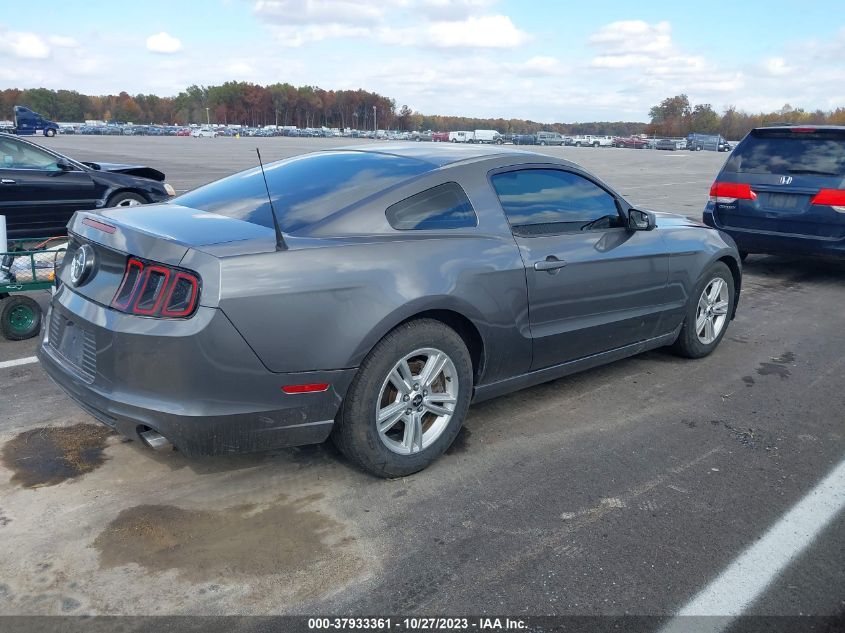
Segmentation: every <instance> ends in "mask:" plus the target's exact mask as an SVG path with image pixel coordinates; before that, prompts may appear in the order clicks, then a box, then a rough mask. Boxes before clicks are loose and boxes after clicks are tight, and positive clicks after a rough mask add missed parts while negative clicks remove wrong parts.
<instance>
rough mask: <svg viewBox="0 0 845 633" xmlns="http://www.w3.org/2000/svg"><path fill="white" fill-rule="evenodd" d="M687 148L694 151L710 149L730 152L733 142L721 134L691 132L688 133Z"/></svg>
mask: <svg viewBox="0 0 845 633" xmlns="http://www.w3.org/2000/svg"><path fill="white" fill-rule="evenodd" d="M686 148H687V149H688V150H690V151H693V152H700V151H701V150H704V149H706V150H710V151H711V152H729V151H731V149H733V148H732V147H731V144H730V143H728V142H727V141H726V140H725V139H724V138H723V137H722V136H721V135H719V134H695V133H693V134H689V135H687V143H686Z"/></svg>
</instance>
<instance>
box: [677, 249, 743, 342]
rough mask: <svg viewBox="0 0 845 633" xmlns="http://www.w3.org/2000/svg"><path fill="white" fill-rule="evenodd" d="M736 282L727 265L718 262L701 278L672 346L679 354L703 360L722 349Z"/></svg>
mask: <svg viewBox="0 0 845 633" xmlns="http://www.w3.org/2000/svg"><path fill="white" fill-rule="evenodd" d="M733 279H734V278H733V274H732V273H731V270H730V268H728V267H727V265H726V264H724V263H723V262H716V263H715V264H713V265H712V266H711V267H710V268H709V269H708V270H707V271H705V273H704V274H703V275H702V276H701V277H700V278H699V280H698V283H697V284H696V285H695V289H694V290H693V292H692V293H691V295H690V301H689V302H688V304H687V314H686V318H685V319H684V324H683V326H682V327H681V332H680V334H678V338H677V340H676V341H675V343H674V344H673V346H672V348H673V349H674V351H675V352H676V353H677V354H679V355H680V356H684V357H686V358H701V357H703V356H707V355H708V354H709V353H710V352H712V351H713V350H714V349H716V347H717V346H718V345H719V342H720V341H721V340H722V338H723V337H724V336H725V332H726V331H727V329H728V324H729V323H730V319H731V311H732V309H733V306H734V302H735V300H734V293H735V289H734V281H733Z"/></svg>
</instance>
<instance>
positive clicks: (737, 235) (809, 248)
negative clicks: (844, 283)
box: [703, 203, 845, 257]
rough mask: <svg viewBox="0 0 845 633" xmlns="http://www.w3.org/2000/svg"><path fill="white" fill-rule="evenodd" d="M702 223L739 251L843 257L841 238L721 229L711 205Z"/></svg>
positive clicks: (843, 243)
mask: <svg viewBox="0 0 845 633" xmlns="http://www.w3.org/2000/svg"><path fill="white" fill-rule="evenodd" d="M703 221H704V223H705V224H706V225H707V226H712V227H713V228H717V229H719V230H720V231H724V232H725V233H727V234H728V235H730V236H731V237H732V238H733V239H734V241H735V242H736V246H737V248H738V249H739V250H740V251H741V252H745V253H783V254H800V255H825V256H834V257H845V239H843V238H831V237H817V236H812V235H799V234H794V233H776V232H774V231H756V230H753V229H746V228H735V227H730V226H722V225H721V223H719V222H717V221H716V218H715V217H714V214H713V209H712V203H710V204H708V205H707V207H706V208H705V209H704V215H703Z"/></svg>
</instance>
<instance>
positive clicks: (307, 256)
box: [39, 143, 741, 477]
mask: <svg viewBox="0 0 845 633" xmlns="http://www.w3.org/2000/svg"><path fill="white" fill-rule="evenodd" d="M265 171H266V185H265V175H263V174H262V171H261V169H260V168H258V167H256V168H254V169H250V170H247V171H244V172H241V173H238V174H235V175H233V176H230V177H228V178H224V179H223V180H219V181H217V182H214V183H211V184H209V185H206V186H204V187H201V188H199V189H196V190H194V191H191V192H189V193H187V194H185V195H183V196H181V197H179V198H176V199H174V200H173V201H172V202H170V203H166V204H160V205H151V206H145V207H124V208H113V209H102V210H99V211H79V212H77V213H76V215H75V216H74V217H73V219H72V220H71V222H70V224H69V234H70V236H71V244H70V246H69V249H68V253H67V255H66V256H65V258H64V264H63V268H62V270H61V273H60V281H61V283H60V287H59V289H58V291H57V292H56V294H55V296H54V298H53V301H52V308H51V313H50V316H49V319H48V327H47V329H46V331H45V335H44V340H43V342H42V344H41V346H40V348H39V357H40V359H41V362H42V364H43V366H44V368H45V369H46V371H47V372H48V373H49V374H50V376H51V377H52V378H53V379H54V380H55V381H56V382H57V383H58V384H59V385H60V386H61V387H62V388H63V389H64V390H65V391H66V392H67V393H68V395H69V396H70V397H71V398H73V399H74V400H75V401H76V402H77V403H78V404H79V406H81V407H82V408H83V409H85V410H86V411H88V412H89V413H90V414H91V415H93V416H94V417H95V418H97V419H98V420H100V421H101V422H103V423H104V424H107V425H108V426H110V427H113V428H115V429H116V430H117V431H119V432H120V433H122V434H124V435H126V436H128V437H133V438H139V439H141V440H142V441H144V442H145V443H146V444H148V445H152V446H158V445H169V443H172V445H173V446H175V447H176V448H177V449H179V450H180V451H182V452H183V453H185V454H186V455H207V454H217V453H227V452H242V451H256V450H263V449H272V448H278V447H282V446H295V445H300V444H308V443H315V442H322V441H324V440H326V439H327V438H328V437H329V436H331V437H332V439H333V440H334V441H335V443H336V444H337V446H338V447H339V448H340V449H341V451H342V452H343V453H344V454H345V455H347V456H348V458H349V459H350V460H352V461H353V462H354V463H356V464H357V465H359V466H360V467H362V468H364V469H366V470H367V471H369V472H371V473H374V474H376V475H379V476H384V477H395V476H401V475H407V474H410V473H413V472H416V471H418V470H421V469H423V468H425V467H426V466H428V465H429V464H430V463H431V462H432V461H433V460H435V459H437V458H438V457H439V456H440V455H441V454H442V453H443V452H444V451H445V450H446V449H447V448H448V447H449V445H450V444H451V443H452V441H453V440H454V439H455V436H456V435H457V433H458V431H459V430H460V427H461V424H462V423H463V420H464V417H465V416H466V413H467V408H468V407H469V405H470V402H478V401H481V400H485V399H487V398H492V397H494V396H498V395H501V394H505V393H508V392H511V391H514V390H517V389H521V388H523V387H528V386H530V385H535V384H538V383H541V382H545V381H549V380H553V379H556V378H559V377H561V376H565V375H567V374H570V373H573V372H576V371H579V370H582V369H586V368H589V367H595V366H597V365H601V364H604V363H608V362H611V361H614V360H617V359H620V358H624V357H626V356H631V355H633V354H639V353H640V352H643V351H645V350H649V349H653V348H657V347H661V346H668V345H671V346H672V347H673V348H674V349H675V350H676V351H677V352H678V353H679V354H680V355H682V356H686V357H688V358H698V357H702V356H705V355H707V354H709V353H710V352H712V351H713V350H714V349H715V347H716V346H717V345H718V344H719V342H720V341H721V340H722V337H723V336H724V334H725V331H726V329H727V327H728V323H729V321H730V320H731V319H732V318H733V316H734V314H735V311H736V305H737V299H738V297H739V290H740V280H741V268H740V259H739V254H738V253H737V249H736V247H735V245H734V243H733V241H732V240H731V238H730V237H728V236H726V235H725V234H724V233H721V232H719V231H717V230H715V229H712V228H708V227H706V226H704V225H702V224H699V223H697V222H693V221H691V220H688V219H686V218H683V217H679V216H674V215H668V214H659V213H652V212H649V211H644V210H640V209H635V208H633V207H631V205H630V204H628V203H627V202H626V201H625V200H624V199H623V198H622V197H621V196H619V195H618V194H617V193H615V192H614V191H613V190H612V189H611V188H610V187H608V186H607V185H606V184H604V183H603V182H602V181H601V180H599V179H597V178H596V177H595V176H593V175H592V174H590V173H588V172H586V171H584V170H583V169H581V168H580V167H578V166H577V165H575V164H573V163H570V162H567V161H564V160H558V159H555V158H551V157H549V156H544V155H539V154H534V153H530V152H522V151H514V150H505V149H502V148H485V147H479V146H467V147H455V146H451V145H447V144H435V145H422V146H421V145H420V144H417V143H414V144H409V145H395V144H391V145H389V146H379V145H374V146H370V147H365V148H364V149H362V148H361V147H356V148H350V149H339V150H328V151H321V152H316V153H313V154H306V155H303V156H296V157H293V158H289V159H286V160H281V161H278V162H275V163H272V164H269V165H267V166H266V167H265ZM271 200H272V203H271ZM620 414H623V413H622V412H620Z"/></svg>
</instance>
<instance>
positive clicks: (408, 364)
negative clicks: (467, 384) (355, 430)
mask: <svg viewBox="0 0 845 633" xmlns="http://www.w3.org/2000/svg"><path fill="white" fill-rule="evenodd" d="M459 390H460V384H459V379H458V372H457V369H456V368H455V364H454V363H453V362H452V359H451V358H449V356H448V355H447V354H446V353H445V352H443V351H441V350H438V349H435V348H432V347H426V348H422V349H418V350H415V351H413V352H411V353H410V354H408V355H406V356H404V357H403V358H402V359H401V360H399V362H397V363H396V364H395V365H394V366H393V369H391V370H390V373H388V375H387V377H386V378H385V379H384V382H383V383H382V386H381V391H380V392H379V397H378V401H377V402H376V411H375V414H376V427H377V429H378V434H379V438H380V439H381V441H382V443H383V444H384V445H385V446H387V448H388V449H390V450H391V451H393V452H394V453H398V454H400V455H412V454H416V453H419V452H420V451H423V450H425V449H426V448H428V447H429V446H431V444H432V443H434V442H435V441H437V439H438V438H439V437H440V436H441V435H442V434H443V431H445V430H446V428H447V427H448V426H449V422H450V420H451V419H452V415H453V414H454V411H455V406H456V403H457V402H458V394H459Z"/></svg>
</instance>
